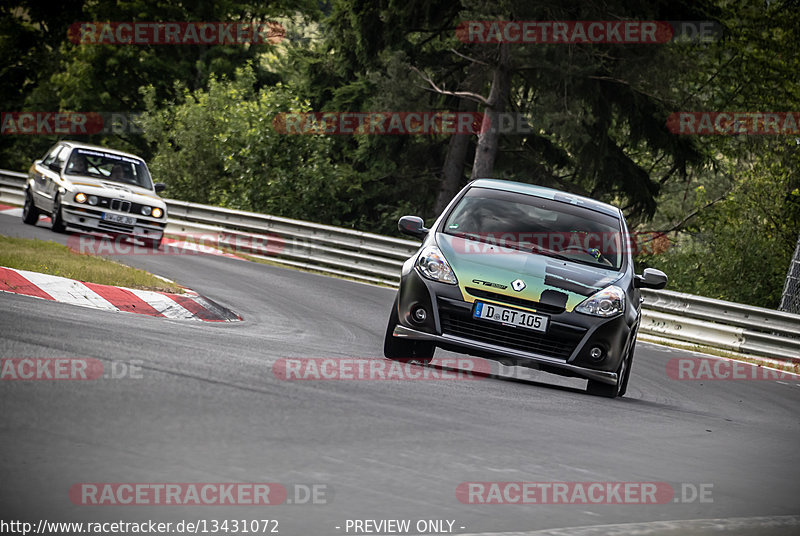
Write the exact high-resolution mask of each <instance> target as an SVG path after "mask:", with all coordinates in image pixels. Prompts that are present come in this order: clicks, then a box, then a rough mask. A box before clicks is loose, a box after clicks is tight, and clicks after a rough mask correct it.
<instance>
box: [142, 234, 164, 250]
mask: <svg viewBox="0 0 800 536" xmlns="http://www.w3.org/2000/svg"><path fill="white" fill-rule="evenodd" d="M162 238H163V237H162ZM162 238H144V239H143V240H144V245H145V246H147V247H148V248H150V249H152V250H153V251H158V250H159V249H161V240H162Z"/></svg>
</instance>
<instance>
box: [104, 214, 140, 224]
mask: <svg viewBox="0 0 800 536" xmlns="http://www.w3.org/2000/svg"><path fill="white" fill-rule="evenodd" d="M103 219H104V220H106V221H113V222H114V223H124V224H125V225H136V218H132V217H130V216H120V215H119V214H109V213H108V212H103Z"/></svg>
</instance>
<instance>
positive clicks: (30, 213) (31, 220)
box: [22, 190, 41, 225]
mask: <svg viewBox="0 0 800 536" xmlns="http://www.w3.org/2000/svg"><path fill="white" fill-rule="evenodd" d="M39 214H41V213H40V212H39V209H38V208H36V205H34V204H33V196H32V195H31V192H30V190H28V191H27V192H25V205H23V207H22V223H26V224H28V225H36V223H37V222H38V221H39Z"/></svg>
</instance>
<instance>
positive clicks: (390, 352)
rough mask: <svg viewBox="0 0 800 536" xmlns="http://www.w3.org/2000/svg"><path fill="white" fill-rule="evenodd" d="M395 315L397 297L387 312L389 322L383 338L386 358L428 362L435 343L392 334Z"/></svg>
mask: <svg viewBox="0 0 800 536" xmlns="http://www.w3.org/2000/svg"><path fill="white" fill-rule="evenodd" d="M399 322H400V319H399V318H398V316H397V298H395V299H394V304H393V305H392V312H391V313H390V314H389V323H388V324H387V326H386V334H385V335H384V338H383V355H384V357H386V358H387V359H397V360H401V361H412V360H413V361H420V362H422V363H425V364H427V363H430V361H431V360H432V359H433V353H434V352H435V351H436V345H435V344H433V343H432V342H427V341H414V340H410V339H402V338H399V337H395V336H394V335H393V333H394V328H395V327H396V326H397V325H398V324H399Z"/></svg>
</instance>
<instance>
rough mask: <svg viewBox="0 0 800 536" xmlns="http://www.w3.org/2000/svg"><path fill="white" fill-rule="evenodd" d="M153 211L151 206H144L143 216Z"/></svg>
mask: <svg viewBox="0 0 800 536" xmlns="http://www.w3.org/2000/svg"><path fill="white" fill-rule="evenodd" d="M152 211H153V209H151V208H150V207H142V216H149V215H150V213H151V212H152Z"/></svg>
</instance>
